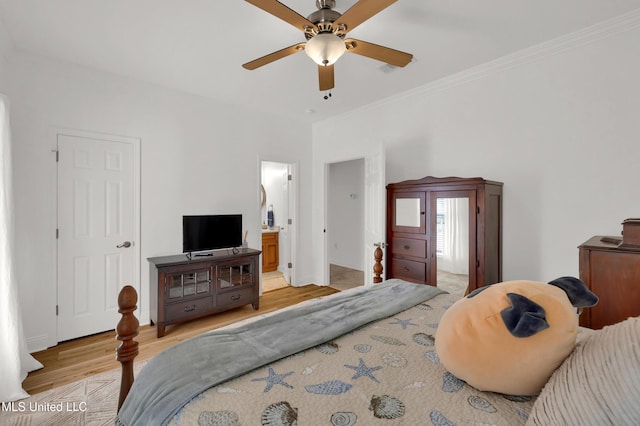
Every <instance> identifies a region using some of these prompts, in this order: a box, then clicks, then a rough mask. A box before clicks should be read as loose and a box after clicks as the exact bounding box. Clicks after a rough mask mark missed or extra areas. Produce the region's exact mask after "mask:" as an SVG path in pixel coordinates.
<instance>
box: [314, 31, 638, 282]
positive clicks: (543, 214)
mask: <svg viewBox="0 0 640 426" xmlns="http://www.w3.org/2000/svg"><path fill="white" fill-rule="evenodd" d="M638 46H640V28H638V26H637V25H635V28H633V26H631V29H627V28H605V29H604V30H603V31H599V32H594V33H591V34H584V33H581V34H580V35H579V37H578V36H576V35H572V36H567V37H565V38H562V39H559V40H556V41H555V42H552V43H547V44H545V45H544V46H536V47H534V48H531V49H528V50H527V51H524V52H519V53H518V54H516V55H512V56H510V57H507V58H503V59H501V60H499V61H496V62H495V63H492V64H487V65H485V66H482V67H478V68H476V69H473V70H469V71H468V72H465V73H461V74H460V75H456V76H451V77H449V78H447V79H444V80H442V81H439V82H436V83H434V84H431V85H429V86H425V87H422V88H419V89H418V90H415V91H413V92H411V93H406V94H403V95H401V96H397V97H394V98H392V99H388V100H387V101H386V102H381V103H377V104H375V105H370V106H368V107H365V108H363V109H361V110H358V111H354V112H352V113H348V114H345V115H343V116H340V117H337V118H334V119H329V120H326V121H323V122H320V123H316V124H315V125H314V127H313V139H314V142H313V144H314V149H313V158H314V166H313V167H314V171H313V193H314V205H313V221H314V230H315V231H314V235H313V238H314V240H313V242H314V247H316V250H315V256H314V257H316V258H317V259H318V260H317V262H316V265H315V269H314V270H315V271H316V273H317V274H318V276H322V275H321V271H322V269H321V268H322V265H323V262H324V259H322V251H321V249H320V247H322V245H321V242H322V235H321V232H319V231H318V229H321V227H322V217H323V216H322V212H323V211H324V208H325V207H324V202H325V201H324V199H323V196H322V194H323V193H324V185H326V183H325V180H324V175H323V173H324V168H325V164H326V163H329V162H332V161H339V160H341V159H344V158H357V157H359V156H363V155H366V153H367V152H369V151H370V150H371V148H370V147H372V146H375V144H376V143H378V142H380V141H382V142H383V143H384V144H385V150H386V166H387V168H386V180H387V183H390V182H396V181H402V180H405V179H414V178H421V177H423V176H428V175H432V176H439V177H440V176H461V177H474V176H481V177H484V178H487V179H492V180H498V181H502V182H504V212H503V213H504V226H503V234H504V240H503V242H504V258H503V261H504V269H503V278H504V279H505V280H510V279H518V278H522V279H533V280H545V281H546V280H551V279H554V278H556V277H558V276H561V275H576V276H577V275H578V250H577V248H576V247H577V246H578V245H579V244H581V243H583V242H584V241H586V240H587V239H588V238H589V237H591V236H592V235H607V234H608V235H620V231H621V229H622V228H621V225H620V223H621V222H622V220H624V219H625V218H629V217H638V216H639V215H640V189H639V187H638V182H640V140H639V138H640V120H639V119H638V118H639V117H640V85H639V84H638V76H639V75H640V49H638ZM432 59H433V60H437V58H432ZM419 60H431V59H429V58H421V59H420V58H419Z"/></svg>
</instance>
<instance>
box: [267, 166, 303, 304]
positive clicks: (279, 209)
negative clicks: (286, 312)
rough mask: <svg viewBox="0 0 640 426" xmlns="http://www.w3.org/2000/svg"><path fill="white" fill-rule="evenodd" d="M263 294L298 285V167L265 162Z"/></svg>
mask: <svg viewBox="0 0 640 426" xmlns="http://www.w3.org/2000/svg"><path fill="white" fill-rule="evenodd" d="M260 165H261V167H260V184H261V188H260V189H261V192H262V198H261V211H260V221H261V229H262V291H263V293H264V292H265V291H271V290H276V289H279V288H283V287H287V286H290V285H293V283H295V276H294V265H295V262H294V259H293V256H294V253H295V251H294V245H295V244H294V241H295V234H296V221H295V213H296V208H295V206H296V204H295V203H296V201H295V198H296V197H295V164H291V163H279V162H274V161H261V163H260Z"/></svg>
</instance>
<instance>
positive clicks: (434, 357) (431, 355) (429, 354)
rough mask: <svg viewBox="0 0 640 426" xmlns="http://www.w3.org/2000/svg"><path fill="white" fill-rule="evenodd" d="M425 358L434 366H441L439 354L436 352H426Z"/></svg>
mask: <svg viewBox="0 0 640 426" xmlns="http://www.w3.org/2000/svg"><path fill="white" fill-rule="evenodd" d="M424 356H425V357H426V358H427V359H428V360H429V361H431V362H433V363H434V364H440V357H438V353H437V352H436V351H426V352H425V353H424Z"/></svg>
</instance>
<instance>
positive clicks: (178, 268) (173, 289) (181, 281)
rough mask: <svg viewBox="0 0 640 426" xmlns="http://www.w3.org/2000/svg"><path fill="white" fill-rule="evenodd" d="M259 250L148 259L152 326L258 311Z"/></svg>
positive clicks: (162, 330) (161, 328)
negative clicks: (237, 311)
mask: <svg viewBox="0 0 640 426" xmlns="http://www.w3.org/2000/svg"><path fill="white" fill-rule="evenodd" d="M259 256H260V250H254V249H250V248H241V249H237V251H236V253H234V252H233V251H232V250H231V249H229V250H218V251H215V252H213V254H212V255H210V256H199V257H195V256H194V257H192V258H191V259H190V258H188V257H187V256H186V255H184V254H181V255H175V256H162V257H152V258H149V259H148V261H149V265H150V271H149V277H150V283H149V291H150V295H149V296H150V302H151V306H150V311H151V315H150V316H151V324H152V325H153V324H155V325H156V326H157V328H158V329H157V336H158V337H162V336H164V333H165V327H166V326H167V325H169V324H175V323H179V322H184V321H190V320H193V319H196V318H200V317H203V316H206V315H211V314H214V313H217V312H222V311H226V310H228V309H232V308H236V307H239V306H243V305H247V304H249V303H251V304H252V306H253V308H254V309H256V310H257V309H258V308H259V282H260V278H259V271H258V264H259V262H258V261H259Z"/></svg>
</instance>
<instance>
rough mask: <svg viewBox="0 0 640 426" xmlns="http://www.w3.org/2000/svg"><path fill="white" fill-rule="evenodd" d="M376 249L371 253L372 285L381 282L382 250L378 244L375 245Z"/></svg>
mask: <svg viewBox="0 0 640 426" xmlns="http://www.w3.org/2000/svg"><path fill="white" fill-rule="evenodd" d="M376 245H377V247H376V249H375V251H374V252H373V257H374V259H375V263H374V264H373V283H374V284H378V283H381V282H382V277H381V275H382V248H380V244H376Z"/></svg>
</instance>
